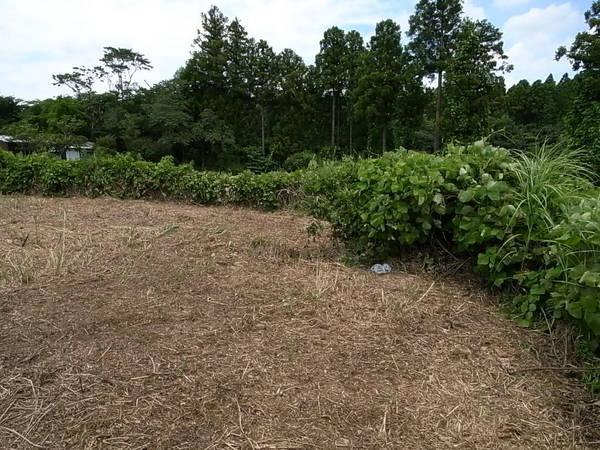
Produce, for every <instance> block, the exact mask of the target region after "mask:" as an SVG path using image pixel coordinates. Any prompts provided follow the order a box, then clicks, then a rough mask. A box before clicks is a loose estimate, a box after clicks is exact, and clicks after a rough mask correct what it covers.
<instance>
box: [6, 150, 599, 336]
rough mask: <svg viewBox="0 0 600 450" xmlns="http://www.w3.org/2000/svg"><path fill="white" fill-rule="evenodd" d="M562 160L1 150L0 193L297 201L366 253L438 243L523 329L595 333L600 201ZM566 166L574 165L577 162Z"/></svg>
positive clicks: (459, 153) (473, 154) (274, 204)
mask: <svg viewBox="0 0 600 450" xmlns="http://www.w3.org/2000/svg"><path fill="white" fill-rule="evenodd" d="M554 156H555V155H541V156H540V157H537V158H529V159H528V158H527V157H521V158H516V157H514V156H512V155H511V154H509V153H508V152H507V151H505V150H502V149H498V148H494V147H490V146H487V145H484V144H482V143H479V144H474V145H470V146H467V147H452V146H450V147H449V149H448V151H447V153H446V154H445V155H431V154H424V153H417V152H406V151H399V152H394V153H389V154H386V155H384V156H383V157H381V158H378V159H368V160H359V161H355V162H354V161H347V162H338V163H327V164H321V165H319V166H315V167H311V168H308V169H306V170H300V171H296V172H292V173H286V172H271V173H265V174H260V175H256V174H252V173H250V172H245V173H242V174H239V175H228V174H223V173H214V172H200V171H196V170H194V169H193V168H192V167H191V166H189V165H179V166H177V165H175V164H174V163H173V161H172V160H171V159H168V158H166V159H163V160H162V161H161V162H159V163H149V162H145V161H139V160H136V159H135V158H133V157H131V156H124V155H121V156H116V157H110V158H91V159H86V160H81V161H76V162H67V161H62V160H57V159H54V158H51V157H49V156H44V155H32V156H26V157H23V156H17V155H13V154H11V153H8V152H0V193H17V192H18V193H40V194H44V195H71V194H78V195H86V196H100V195H108V196H115V197H120V198H142V197H148V198H166V199H174V200H183V201H190V202H195V203H200V204H236V205H245V206H251V207H257V208H264V209H275V208H278V207H281V206H283V205H287V204H290V203H294V204H301V206H302V207H303V208H305V209H307V210H308V211H309V212H310V213H311V214H312V215H314V216H315V217H317V218H320V219H325V220H328V221H329V222H330V223H331V224H332V225H333V228H334V230H335V231H336V233H337V234H338V235H339V236H340V237H342V238H344V239H345V240H347V241H348V242H351V243H352V244H353V245H354V248H356V249H357V250H359V251H361V252H363V253H370V254H374V253H376V254H381V253H382V252H388V253H394V252H395V251H396V250H397V249H398V248H399V247H402V246H408V245H411V244H414V243H419V242H426V241H427V240H429V239H431V238H433V237H436V236H437V237H442V236H443V238H444V239H445V240H446V241H451V242H452V243H453V244H454V247H455V249H456V251H459V252H463V253H464V254H465V255H472V256H473V257H474V258H476V267H477V270H478V271H479V272H480V273H482V274H483V275H485V276H486V277H487V278H488V279H489V280H490V282H492V283H493V284H495V285H496V286H499V287H504V288H506V289H509V290H511V292H513V294H514V295H513V296H512V297H513V298H514V307H515V311H516V315H517V318H518V320H519V321H520V322H521V323H522V324H523V325H529V324H531V323H532V322H533V321H535V320H537V319H539V318H544V320H549V321H551V320H569V321H571V322H575V323H578V324H580V325H581V327H582V329H583V330H584V331H585V333H586V335H587V336H588V337H589V338H590V342H591V343H592V344H593V345H594V346H596V345H597V343H598V340H599V337H600V257H599V255H600V193H599V190H598V189H597V188H594V187H593V185H592V184H591V183H590V182H589V181H587V180H586V178H585V177H582V176H581V173H578V172H577V166H576V165H572V164H571V163H570V162H569V161H568V160H561V159H560V157H558V158H555V157H554ZM570 164H571V165H570Z"/></svg>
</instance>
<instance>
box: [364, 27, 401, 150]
mask: <svg viewBox="0 0 600 450" xmlns="http://www.w3.org/2000/svg"><path fill="white" fill-rule="evenodd" d="M401 36H402V34H401V32H400V26H399V25H398V24H397V23H396V22H394V21H393V20H391V19H388V20H384V21H382V22H379V23H378V24H377V26H376V27H375V35H374V36H373V37H372V38H371V41H370V43H369V53H368V55H367V57H366V58H365V64H364V65H363V67H362V69H361V71H362V76H361V77H360V80H359V82H358V87H357V100H356V109H357V111H358V113H359V114H360V115H362V116H363V117H365V118H367V120H369V121H371V122H373V123H375V124H377V125H378V126H379V127H380V129H381V147H382V150H383V151H386V150H387V137H388V136H387V134H388V128H389V125H390V122H391V121H392V118H393V115H394V113H395V111H396V109H397V100H398V98H399V93H401V92H402V91H403V89H404V86H403V83H402V82H403V79H402V73H403V70H404V64H405V58H404V50H403V47H402V44H401Z"/></svg>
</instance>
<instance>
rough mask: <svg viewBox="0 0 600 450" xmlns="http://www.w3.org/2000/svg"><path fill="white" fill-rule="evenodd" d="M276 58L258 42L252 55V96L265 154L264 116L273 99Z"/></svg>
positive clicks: (270, 50) (266, 46) (266, 45)
mask: <svg viewBox="0 0 600 450" xmlns="http://www.w3.org/2000/svg"><path fill="white" fill-rule="evenodd" d="M276 66H277V63H276V56H275V52H274V51H273V49H272V48H271V47H270V46H269V44H268V43H267V42H266V41H264V40H262V39H261V40H260V41H258V43H257V44H256V46H255V47H254V49H253V53H252V81H251V82H250V83H251V86H252V94H253V96H254V98H255V100H256V103H257V106H258V108H259V110H260V119H261V148H262V151H263V153H264V152H265V115H266V110H267V109H268V108H269V106H270V104H271V103H272V102H273V100H274V98H275V89H276V86H277V80H276V74H275V70H276Z"/></svg>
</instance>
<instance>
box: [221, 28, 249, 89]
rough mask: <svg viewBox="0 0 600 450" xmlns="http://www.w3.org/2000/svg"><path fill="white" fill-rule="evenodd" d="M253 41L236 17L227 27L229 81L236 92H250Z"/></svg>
mask: <svg viewBox="0 0 600 450" xmlns="http://www.w3.org/2000/svg"><path fill="white" fill-rule="evenodd" d="M250 51H251V42H250V40H249V39H248V33H247V32H246V30H245V29H244V27H243V26H242V24H241V23H240V22H239V20H238V19H237V18H236V19H234V20H233V21H232V22H231V23H230V24H229V26H228V27H227V40H226V42H225V54H226V57H227V82H228V85H229V89H231V90H232V91H233V93H234V94H238V95H240V94H241V95H247V94H248V78H249V77H250V73H249V72H250V69H249V67H248V62H249V60H250Z"/></svg>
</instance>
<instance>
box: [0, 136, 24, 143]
mask: <svg viewBox="0 0 600 450" xmlns="http://www.w3.org/2000/svg"><path fill="white" fill-rule="evenodd" d="M0 142H7V143H8V142H14V143H16V144H22V143H24V142H25V141H24V140H23V139H17V138H14V137H12V136H8V135H6V134H0Z"/></svg>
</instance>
